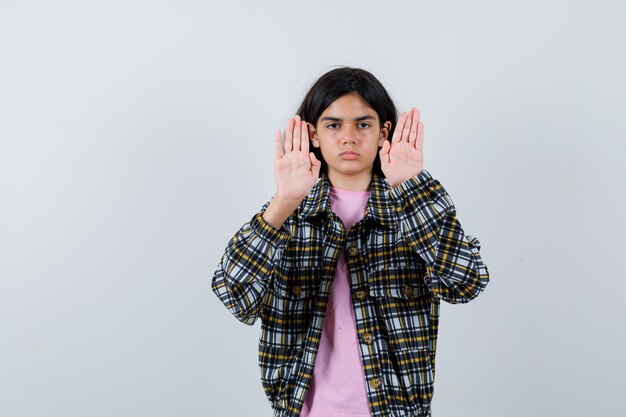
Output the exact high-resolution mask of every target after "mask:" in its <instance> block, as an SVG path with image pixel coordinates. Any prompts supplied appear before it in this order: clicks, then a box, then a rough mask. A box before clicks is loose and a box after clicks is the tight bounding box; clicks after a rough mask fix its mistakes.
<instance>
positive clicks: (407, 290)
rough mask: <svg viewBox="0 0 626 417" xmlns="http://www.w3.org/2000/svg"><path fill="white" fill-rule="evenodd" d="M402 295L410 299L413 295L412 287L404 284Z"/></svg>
mask: <svg viewBox="0 0 626 417" xmlns="http://www.w3.org/2000/svg"><path fill="white" fill-rule="evenodd" d="M404 295H406V296H407V297H410V296H412V295H413V287H411V286H410V285H409V284H406V285H405V286H404Z"/></svg>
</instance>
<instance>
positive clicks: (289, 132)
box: [284, 119, 294, 153]
mask: <svg viewBox="0 0 626 417" xmlns="http://www.w3.org/2000/svg"><path fill="white" fill-rule="evenodd" d="M293 125H294V121H293V119H289V120H287V126H285V145H284V147H285V153H287V152H291V151H292V150H293Z"/></svg>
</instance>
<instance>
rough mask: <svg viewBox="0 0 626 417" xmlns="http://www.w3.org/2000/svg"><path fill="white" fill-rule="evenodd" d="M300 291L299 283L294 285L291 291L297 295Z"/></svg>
mask: <svg viewBox="0 0 626 417" xmlns="http://www.w3.org/2000/svg"><path fill="white" fill-rule="evenodd" d="M301 292H302V287H301V286H299V285H296V286H295V287H293V293H294V294H295V295H297V296H299V295H300V293H301Z"/></svg>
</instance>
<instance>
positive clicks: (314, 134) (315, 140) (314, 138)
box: [306, 123, 320, 148]
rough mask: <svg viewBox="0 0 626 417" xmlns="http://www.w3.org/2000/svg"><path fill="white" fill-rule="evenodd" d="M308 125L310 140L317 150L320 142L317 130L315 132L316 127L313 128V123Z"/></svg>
mask: <svg viewBox="0 0 626 417" xmlns="http://www.w3.org/2000/svg"><path fill="white" fill-rule="evenodd" d="M306 125H307V127H308V129H309V139H310V140H311V144H313V146H314V147H315V148H319V147H320V140H319V137H318V136H317V130H315V126H313V125H312V124H311V123H307V124H306Z"/></svg>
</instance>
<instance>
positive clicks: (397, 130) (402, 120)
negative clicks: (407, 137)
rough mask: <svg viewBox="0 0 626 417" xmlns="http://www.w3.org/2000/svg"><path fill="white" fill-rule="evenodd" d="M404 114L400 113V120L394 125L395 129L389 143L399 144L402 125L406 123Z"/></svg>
mask: <svg viewBox="0 0 626 417" xmlns="http://www.w3.org/2000/svg"><path fill="white" fill-rule="evenodd" d="M406 116H407V115H406V113H404V112H403V113H402V114H401V115H400V118H399V119H398V123H397V124H396V128H395V130H394V131H393V137H392V138H391V142H393V143H396V142H400V139H402V129H404V123H405V122H406Z"/></svg>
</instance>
